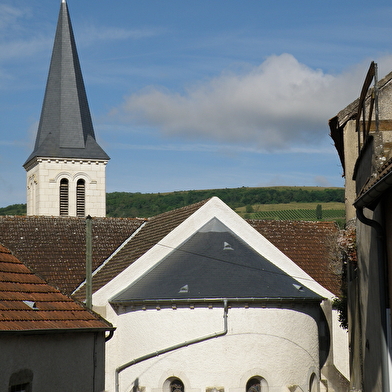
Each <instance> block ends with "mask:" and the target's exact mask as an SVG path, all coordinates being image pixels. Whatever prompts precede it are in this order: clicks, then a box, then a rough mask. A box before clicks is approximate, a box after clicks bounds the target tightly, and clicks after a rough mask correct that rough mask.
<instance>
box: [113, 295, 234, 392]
mask: <svg viewBox="0 0 392 392" xmlns="http://www.w3.org/2000/svg"><path fill="white" fill-rule="evenodd" d="M227 313H228V306H227V299H224V300H223V330H222V331H221V332H215V333H212V334H210V335H207V336H203V337H200V338H196V339H192V340H188V341H185V342H183V343H179V344H176V345H174V346H171V347H167V348H164V349H162V350H159V351H155V352H153V353H150V354H147V355H143V356H142V357H139V358H136V359H133V360H132V361H130V362H127V363H125V364H124V365H121V366H119V367H118V368H117V369H116V373H115V382H116V392H119V391H120V373H121V372H122V371H123V370H125V369H127V368H129V367H131V366H133V365H135V364H137V363H139V362H143V361H146V360H147V359H151V358H154V357H157V356H158V355H162V354H166V353H168V352H170V351H174V350H177V349H179V348H183V347H187V346H190V345H192V344H196V343H200V342H204V341H205V340H209V339H213V338H217V337H219V336H224V335H226V334H227V331H228V327H227Z"/></svg>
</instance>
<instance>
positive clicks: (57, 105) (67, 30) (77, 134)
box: [23, 0, 110, 217]
mask: <svg viewBox="0 0 392 392" xmlns="http://www.w3.org/2000/svg"><path fill="white" fill-rule="evenodd" d="M109 159H110V158H109V156H108V155H107V154H106V153H105V151H103V149H102V148H101V147H100V146H99V145H98V143H97V141H96V140H95V133H94V128H93V124H92V120H91V115H90V109H89V106H88V102H87V96H86V91H85V87H84V82H83V77H82V72H81V69H80V64H79V58H78V54H77V50H76V44H75V39H74V35H73V31H72V25H71V21H70V17H69V12H68V7H67V3H66V1H65V0H62V3H61V7H60V14H59V19H58V24H57V30H56V36H55V40H54V46H53V52H52V59H51V63H50V69H49V75H48V80H47V84H46V91H45V97H44V102H43V105H42V112H41V118H40V122H39V127H38V133H37V137H36V141H35V146H34V151H33V152H32V153H31V155H30V156H29V157H28V159H27V160H26V162H25V164H24V165H23V167H24V168H25V169H26V172H27V215H51V216H60V215H62V216H80V217H84V216H86V215H91V216H97V217H102V216H105V215H106V178H105V171H106V170H105V169H106V164H107V162H108V160H109Z"/></svg>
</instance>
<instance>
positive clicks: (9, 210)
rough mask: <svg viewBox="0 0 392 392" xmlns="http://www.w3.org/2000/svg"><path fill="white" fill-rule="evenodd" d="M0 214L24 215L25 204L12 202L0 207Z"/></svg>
mask: <svg viewBox="0 0 392 392" xmlns="http://www.w3.org/2000/svg"><path fill="white" fill-rule="evenodd" d="M0 215H26V204H12V205H10V206H8V207H3V208H0Z"/></svg>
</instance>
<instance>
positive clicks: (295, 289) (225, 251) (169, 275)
mask: <svg viewBox="0 0 392 392" xmlns="http://www.w3.org/2000/svg"><path fill="white" fill-rule="evenodd" d="M207 298H208V299H218V298H242V299H250V298H252V299H265V300H270V299H275V300H284V299H286V300H314V301H321V300H322V298H321V297H320V296H319V295H318V294H316V293H314V292H313V291H311V290H309V289H308V288H306V287H304V286H303V285H301V284H300V283H299V282H298V281H297V280H295V278H293V277H291V276H290V275H288V274H287V273H285V272H284V271H282V270H281V269H280V268H278V267H276V266H275V265H274V264H273V263H272V262H271V261H269V260H267V259H266V258H264V257H263V256H261V255H260V254H259V253H257V252H256V251H255V250H254V249H253V248H251V247H250V246H249V245H248V244H246V243H245V242H244V241H243V240H242V239H241V238H239V237H238V236H237V235H236V234H234V233H233V232H232V231H231V230H230V229H228V228H227V227H226V226H225V225H224V224H222V223H221V222H220V221H219V220H218V219H217V218H213V219H212V220H211V221H209V222H208V223H207V224H206V225H204V226H203V227H202V228H201V229H200V230H199V231H197V232H196V233H195V234H194V235H192V236H191V237H190V238H189V239H188V240H187V241H185V243H183V244H182V245H180V246H179V247H178V248H176V249H174V250H173V251H172V252H171V253H170V254H169V255H168V256H167V257H165V258H164V259H163V260H161V261H160V262H159V263H158V264H157V265H155V267H153V268H152V269H151V270H150V271H148V272H147V273H146V274H145V275H143V276H142V277H141V278H140V279H139V280H137V281H136V282H134V283H133V284H131V285H130V286H129V287H128V288H126V289H125V290H124V291H123V292H121V293H120V294H118V295H117V296H115V297H114V298H113V299H112V300H111V302H112V303H116V304H129V303H133V302H146V301H165V300H166V301H171V300H181V299H195V300H197V299H207Z"/></svg>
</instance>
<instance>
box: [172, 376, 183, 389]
mask: <svg viewBox="0 0 392 392" xmlns="http://www.w3.org/2000/svg"><path fill="white" fill-rule="evenodd" d="M170 392H184V384H183V383H182V381H181V380H180V379H178V378H175V379H173V380H172V381H171V383H170Z"/></svg>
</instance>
